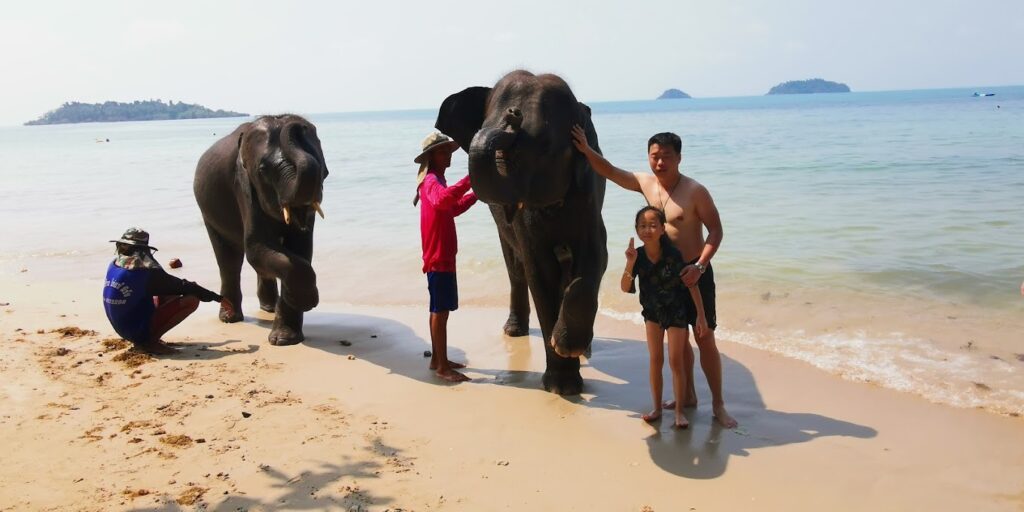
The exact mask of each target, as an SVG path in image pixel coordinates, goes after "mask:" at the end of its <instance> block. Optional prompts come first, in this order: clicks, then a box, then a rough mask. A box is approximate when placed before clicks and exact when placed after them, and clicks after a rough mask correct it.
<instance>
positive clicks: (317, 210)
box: [313, 202, 327, 219]
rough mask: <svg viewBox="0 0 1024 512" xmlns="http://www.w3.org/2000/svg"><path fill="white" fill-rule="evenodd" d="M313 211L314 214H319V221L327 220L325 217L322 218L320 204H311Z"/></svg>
mask: <svg viewBox="0 0 1024 512" xmlns="http://www.w3.org/2000/svg"><path fill="white" fill-rule="evenodd" d="M313 209H314V210H316V213H319V214H320V218H321V219H326V218H327V217H324V211H323V210H322V209H321V208H320V203H316V202H314V203H313Z"/></svg>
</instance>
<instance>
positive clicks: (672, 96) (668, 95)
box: [658, 89, 690, 100]
mask: <svg viewBox="0 0 1024 512" xmlns="http://www.w3.org/2000/svg"><path fill="white" fill-rule="evenodd" d="M689 98H690V95H689V94H686V93H685V92H683V91H680V90H679V89H669V90H667V91H665V92H663V93H661V96H658V99H659V100H683V99H689Z"/></svg>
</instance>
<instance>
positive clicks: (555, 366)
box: [541, 343, 583, 396]
mask: <svg viewBox="0 0 1024 512" xmlns="http://www.w3.org/2000/svg"><path fill="white" fill-rule="evenodd" d="M544 355H545V357H546V358H547V369H546V370H544V376H543V377H542V378H541V382H542V383H543V384H544V390H545V391H549V392H551V393H555V394H558V395H563V396H564V395H578V394H580V393H581V392H583V377H582V376H581V375H580V358H578V357H561V356H559V355H558V354H556V353H555V349H553V348H551V345H550V344H548V343H545V344H544Z"/></svg>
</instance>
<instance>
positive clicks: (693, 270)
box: [679, 265, 700, 288]
mask: <svg viewBox="0 0 1024 512" xmlns="http://www.w3.org/2000/svg"><path fill="white" fill-rule="evenodd" d="M679 277H680V278H682V280H683V284H684V285H686V287H687V288H693V287H694V286H697V281H700V270H697V265H687V266H686V267H685V268H683V271H682V272H681V273H680V274H679Z"/></svg>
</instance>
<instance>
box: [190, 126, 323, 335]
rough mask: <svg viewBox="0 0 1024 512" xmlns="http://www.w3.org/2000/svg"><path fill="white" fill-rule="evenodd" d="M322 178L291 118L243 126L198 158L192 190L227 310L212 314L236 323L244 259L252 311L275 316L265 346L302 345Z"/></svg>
mask: <svg viewBox="0 0 1024 512" xmlns="http://www.w3.org/2000/svg"><path fill="white" fill-rule="evenodd" d="M325 178H327V163H326V162H325V161H324V153H323V150H322V149H321V148H320V139H319V138H317V135H316V127H315V126H313V124H312V123H310V122H309V121H307V120H305V119H303V118H302V117H299V116H296V115H291V114H284V115H279V116H262V117H259V118H257V119H256V120H254V121H251V122H248V123H243V124H242V125H241V126H239V127H238V128H237V129H236V130H235V131H233V132H231V134H229V135H227V136H226V137H224V138H222V139H220V140H219V141H217V142H215V143H214V144H213V146H212V147H210V149H208V150H206V152H205V153H203V156H202V157H200V159H199V164H198V165H197V166H196V177H195V182H194V183H193V190H194V192H195V196H196V201H197V202H198V203H199V210H200V211H202V214H203V222H204V223H205V224H206V231H207V233H208V234H209V235H210V242H211V243H212V244H213V252H214V254H215V255H216V257H217V266H218V267H220V279H221V285H220V293H221V295H223V296H224V297H225V298H227V299H228V300H230V301H231V303H232V304H234V306H235V307H234V310H230V309H224V308H222V309H221V310H220V319H221V321H223V322H238V321H241V320H242V289H241V286H240V283H239V278H240V273H241V270H242V259H243V258H247V259H248V260H249V264H250V265H252V267H253V269H255V270H256V274H257V276H258V277H259V282H258V283H257V295H258V297H259V299H260V309H262V310H264V311H273V312H276V313H277V315H276V317H275V318H274V326H273V328H272V329H271V330H270V335H269V340H270V343H271V344H273V345H293V344H296V343H299V342H301V341H302V340H303V339H304V337H303V335H302V313H303V312H305V311H309V310H311V309H313V308H314V307H316V305H317V303H318V302H319V300H320V296H319V293H318V291H317V288H316V273H315V272H313V266H312V264H311V262H312V258H313V224H314V219H315V214H317V213H319V214H320V216H321V217H323V210H322V209H321V207H320V203H321V202H322V201H323V192H324V187H323V185H324V179H325ZM278 279H280V280H281V293H280V295H278V291H277V280H278Z"/></svg>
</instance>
